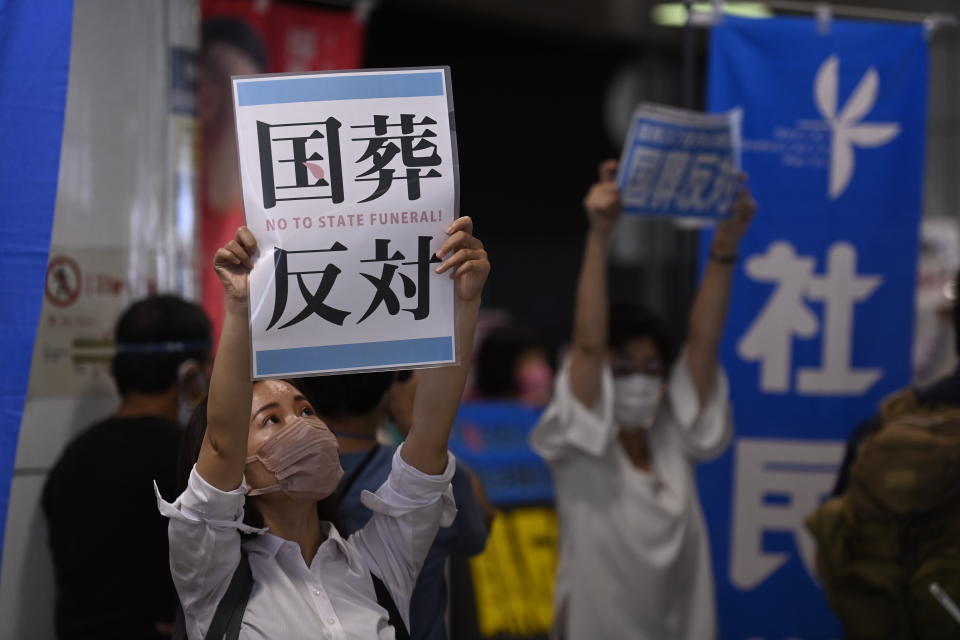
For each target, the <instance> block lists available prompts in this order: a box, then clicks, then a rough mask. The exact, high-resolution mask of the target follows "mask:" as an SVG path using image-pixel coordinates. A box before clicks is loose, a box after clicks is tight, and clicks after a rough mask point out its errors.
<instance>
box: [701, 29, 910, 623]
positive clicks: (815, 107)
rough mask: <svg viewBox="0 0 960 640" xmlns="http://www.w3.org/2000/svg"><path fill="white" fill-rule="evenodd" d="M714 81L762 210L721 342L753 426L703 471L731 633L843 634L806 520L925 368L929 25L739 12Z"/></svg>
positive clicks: (717, 58)
mask: <svg viewBox="0 0 960 640" xmlns="http://www.w3.org/2000/svg"><path fill="white" fill-rule="evenodd" d="M709 83H710V88H709V106H710V108H711V109H712V110H716V111H721V110H726V109H730V108H733V107H742V108H743V110H744V120H743V156H742V161H743V168H744V171H746V173H748V174H749V176H750V186H751V188H752V190H753V194H754V196H755V198H756V200H757V202H758V204H759V212H758V214H757V217H756V220H755V222H754V224H753V226H752V228H751V229H750V231H749V233H748V234H747V236H746V238H745V239H744V241H743V244H742V247H741V260H740V262H739V264H738V267H737V273H736V280H735V283H734V291H733V298H732V302H731V305H730V315H729V320H728V322H727V330H726V334H725V340H724V343H723V346H722V358H723V362H724V366H725V367H726V369H727V372H728V373H729V375H730V379H731V381H732V384H731V389H732V390H731V393H732V400H733V404H734V412H735V418H736V430H737V438H736V440H735V442H734V445H733V446H732V447H731V449H730V451H729V452H728V453H727V455H726V456H724V457H723V458H722V459H720V460H719V461H717V462H715V463H712V464H710V465H707V466H705V467H703V468H702V469H701V471H700V489H701V496H702V500H703V506H704V511H705V513H706V516H707V520H708V523H709V528H710V533H711V543H712V550H713V557H714V561H715V570H716V580H717V584H718V589H717V593H718V611H719V621H720V627H721V634H720V637H722V638H724V639H728V640H746V639H747V638H750V639H764V640H783V639H785V638H791V639H797V640H823V639H827V638H840V635H841V634H840V629H839V625H838V622H837V621H836V620H835V619H834V617H833V615H832V614H831V613H830V611H829V608H828V606H827V604H826V601H825V599H824V597H823V594H822V592H821V590H820V588H819V587H818V586H817V583H816V582H815V580H814V574H815V548H814V545H813V541H812V539H811V537H810V536H809V534H808V533H807V532H806V531H805V529H804V526H803V520H804V518H805V517H806V516H807V515H808V514H809V513H810V512H811V511H813V510H814V509H815V508H816V507H817V505H818V504H819V503H820V502H821V501H822V499H823V498H824V497H825V496H826V494H828V493H829V491H830V490H831V488H832V486H833V483H834V476H835V472H836V469H837V466H838V463H839V461H840V459H841V456H842V454H843V448H844V444H845V441H846V438H847V436H848V435H849V433H850V432H851V430H852V429H853V428H854V427H855V426H856V424H857V423H858V422H859V421H860V420H862V419H864V418H866V417H867V416H869V415H871V414H872V413H873V412H874V411H875V409H876V406H877V403H878V402H879V401H880V400H881V399H882V398H883V397H884V396H885V395H886V394H888V393H890V392H892V391H894V390H896V389H898V388H901V387H903V386H904V385H906V384H907V383H908V381H909V379H910V353H911V344H912V339H913V313H914V282H915V271H916V263H917V243H918V225H919V220H920V213H921V207H922V187H923V164H924V140H925V118H926V95H927V48H926V44H925V41H924V37H923V29H922V27H920V26H904V25H894V24H879V23H877V24H867V23H858V22H846V21H833V22H832V24H830V25H829V31H828V33H826V34H824V33H821V32H820V31H819V30H818V25H817V22H816V21H815V20H812V19H799V18H795V19H793V18H779V19H771V20H746V19H733V18H727V19H726V20H725V22H724V23H723V24H722V25H721V26H719V27H717V28H716V29H714V31H713V34H712V40H711V46H710V71H709ZM702 245H703V246H704V250H706V247H707V246H708V242H704V243H702Z"/></svg>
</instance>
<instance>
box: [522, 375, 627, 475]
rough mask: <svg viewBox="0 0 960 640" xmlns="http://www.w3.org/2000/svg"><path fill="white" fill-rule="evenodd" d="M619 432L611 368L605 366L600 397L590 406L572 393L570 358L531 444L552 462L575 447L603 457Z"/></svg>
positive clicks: (536, 427) (531, 437) (532, 434)
mask: <svg viewBox="0 0 960 640" xmlns="http://www.w3.org/2000/svg"><path fill="white" fill-rule="evenodd" d="M616 433H617V426H616V422H615V421H614V418H613V374H612V373H611V372H610V368H609V367H606V366H605V367H604V369H603V375H602V377H601V381H600V399H599V400H598V401H597V404H596V406H595V407H593V408H592V409H591V408H589V407H587V406H586V405H584V404H583V403H582V402H580V400H579V399H578V398H577V396H576V395H574V393H573V388H572V387H571V386H570V361H569V360H568V361H567V362H566V363H565V364H564V366H563V368H562V369H561V371H560V375H559V376H558V377H557V383H556V388H555V389H554V396H553V400H552V401H551V402H550V405H549V406H547V409H546V411H544V413H543V416H541V418H540V421H539V422H537V425H536V426H535V427H534V428H533V431H532V432H531V434H530V446H531V447H532V448H533V450H534V451H536V452H537V453H538V454H539V455H540V457H542V458H543V459H545V460H548V461H551V462H553V461H557V460H560V459H561V458H563V456H564V455H565V454H567V453H570V452H571V451H573V450H577V451H581V452H583V453H587V454H589V455H592V456H602V455H603V454H604V453H605V452H606V451H607V450H608V448H609V446H610V443H611V442H612V441H613V438H614V437H615V436H616Z"/></svg>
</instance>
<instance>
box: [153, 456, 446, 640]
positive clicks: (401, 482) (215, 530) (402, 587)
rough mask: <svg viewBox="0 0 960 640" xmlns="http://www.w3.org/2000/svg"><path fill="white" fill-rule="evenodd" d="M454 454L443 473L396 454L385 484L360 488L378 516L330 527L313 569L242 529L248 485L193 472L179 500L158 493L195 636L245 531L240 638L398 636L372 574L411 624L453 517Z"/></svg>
mask: <svg viewBox="0 0 960 640" xmlns="http://www.w3.org/2000/svg"><path fill="white" fill-rule="evenodd" d="M455 468H456V462H455V460H454V458H453V455H452V454H451V455H450V457H449V461H448V463H447V468H446V470H445V471H444V472H443V474H441V475H439V476H430V475H427V474H424V473H422V472H420V471H418V470H417V469H415V468H414V467H412V466H410V465H408V464H407V463H406V462H404V461H403V459H402V458H401V457H400V452H399V450H398V451H397V453H396V454H395V455H394V457H393V468H392V470H391V472H390V476H389V477H388V478H387V481H386V482H384V483H383V485H382V486H381V487H380V488H379V489H378V490H377V491H376V493H370V492H369V491H367V492H364V495H363V501H364V504H365V505H366V506H367V508H368V509H370V510H371V511H372V512H373V514H374V515H373V517H372V518H371V519H370V521H369V522H368V523H367V525H366V526H365V527H364V528H363V529H361V530H360V531H358V532H356V533H355V534H354V535H352V536H350V537H348V538H346V539H344V538H342V537H341V536H340V534H339V533H338V532H337V530H336V528H335V527H333V526H332V525H330V524H329V523H324V533H325V534H326V540H324V542H323V543H322V544H321V545H320V548H319V549H318V550H317V553H316V555H315V556H314V558H313V560H312V561H311V562H310V565H309V566H307V564H306V563H305V562H304V560H303V556H302V555H301V553H300V547H299V545H297V544H296V543H295V542H291V541H289V540H284V539H282V538H278V537H277V536H274V535H271V534H270V533H267V532H266V530H265V529H254V528H252V527H249V526H247V525H244V524H243V504H244V497H245V492H246V485H245V484H241V486H240V487H238V488H237V489H235V490H233V491H228V492H224V491H220V490H218V489H216V488H215V487H213V486H211V485H210V484H208V483H207V482H205V481H204V480H203V478H201V477H200V475H199V474H198V473H197V470H196V468H194V470H193V471H192V472H191V474H190V480H189V484H188V487H187V489H186V491H184V492H183V494H182V495H181V496H180V497H179V498H177V500H176V501H175V502H174V503H173V504H170V503H167V502H165V501H163V500H162V499H161V498H160V496H159V495H158V496H157V504H158V505H159V508H160V512H161V513H162V514H163V515H165V516H167V517H168V518H170V528H169V538H170V570H171V573H172V574H173V582H174V584H175V585H176V588H177V593H178V594H179V596H180V603H181V605H182V606H183V611H184V618H185V620H186V626H187V634H188V636H189V638H191V640H194V639H200V638H203V636H204V634H205V633H206V631H207V628H208V627H209V625H210V622H211V621H212V619H213V614H214V611H215V610H216V608H217V604H218V603H219V602H220V600H221V599H222V598H223V595H224V593H225V592H226V590H227V586H228V585H229V583H230V579H231V578H232V577H233V573H234V571H235V570H236V568H237V565H238V563H239V562H240V546H241V539H240V532H241V531H242V532H246V533H256V534H259V535H258V536H257V537H256V538H254V539H252V540H250V541H248V542H246V543H244V549H245V550H246V551H247V552H248V554H249V558H250V569H251V572H252V573H253V581H254V584H253V591H252V593H251V595H250V600H249V602H248V603H247V609H246V612H245V614H244V616H243V625H242V627H241V630H240V638H241V639H242V640H254V639H263V640H267V639H270V640H277V639H279V638H283V639H284V640H301V639H302V640H308V639H309V640H317V639H320V638H323V639H331V640H332V639H335V640H370V639H371V638H377V639H379V640H392V639H393V638H394V631H393V628H392V627H390V626H389V624H388V615H387V612H386V611H385V610H384V609H382V608H381V607H380V606H379V605H378V604H377V598H376V593H375V592H374V587H373V581H372V580H371V578H370V573H371V572H373V573H374V574H375V575H377V576H378V577H379V578H380V579H381V580H382V581H383V582H384V584H385V585H386V586H387V589H389V591H390V594H391V595H392V596H393V599H394V601H395V602H396V604H397V608H398V609H399V610H400V613H401V615H402V616H403V618H404V622H405V623H406V624H407V625H408V626H409V624H410V622H409V608H410V596H411V594H412V593H413V588H414V584H415V581H416V578H417V574H418V572H419V571H420V566H421V565H422V564H423V560H424V558H425V557H426V555H427V550H428V549H429V548H430V544H431V543H432V542H433V539H434V537H435V536H436V533H437V529H438V528H439V527H440V526H441V524H442V525H443V526H449V525H450V523H451V522H452V521H453V519H454V517H455V516H456V512H457V510H456V507H455V505H454V499H453V493H452V492H451V490H450V479H451V478H452V477H453V473H454V469H455Z"/></svg>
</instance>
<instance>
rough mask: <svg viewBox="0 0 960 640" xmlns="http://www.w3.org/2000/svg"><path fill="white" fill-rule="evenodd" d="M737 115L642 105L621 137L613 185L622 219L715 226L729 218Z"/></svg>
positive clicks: (734, 179)
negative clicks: (690, 220) (699, 222)
mask: <svg viewBox="0 0 960 640" xmlns="http://www.w3.org/2000/svg"><path fill="white" fill-rule="evenodd" d="M741 119H742V112H741V111H740V110H739V109H733V110H731V111H728V112H725V113H701V112H699V111H690V110H687V109H677V108H674V107H665V106H662V105H656V104H648V103H644V104H641V105H640V106H639V107H637V110H636V111H635V112H634V115H633V123H632V124H631V126H630V131H629V133H628V134H627V139H626V142H625V143H624V146H623V152H622V153H621V157H620V168H619V172H618V175H617V184H618V186H619V187H620V193H621V196H622V198H623V208H624V211H625V212H626V213H632V214H637V215H644V216H657V217H669V218H678V219H683V218H698V219H707V220H716V219H719V218H724V217H726V216H727V214H728V213H729V212H730V207H731V205H732V204H733V198H734V196H735V195H736V193H737V186H738V174H739V168H740V137H741V134H740V131H741V126H740V123H741Z"/></svg>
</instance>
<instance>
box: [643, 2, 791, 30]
mask: <svg viewBox="0 0 960 640" xmlns="http://www.w3.org/2000/svg"><path fill="white" fill-rule="evenodd" d="M721 8H722V11H723V13H724V14H726V15H729V16H738V17H740V18H772V17H773V11H771V10H770V7H768V6H767V5H766V4H764V3H763V2H723V3H721ZM650 17H651V18H652V19H653V23H654V24H658V25H661V26H664V27H682V26H684V25H685V24H687V6H686V5H685V4H684V3H682V2H668V3H664V4H657V5H654V6H653V9H652V10H651V12H650ZM698 17H701V18H703V20H697V18H698ZM715 18H716V14H715V12H714V6H713V4H711V3H709V2H696V3H694V5H693V20H692V21H691V22H693V23H694V24H712V23H713V22H714V19H715Z"/></svg>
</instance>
